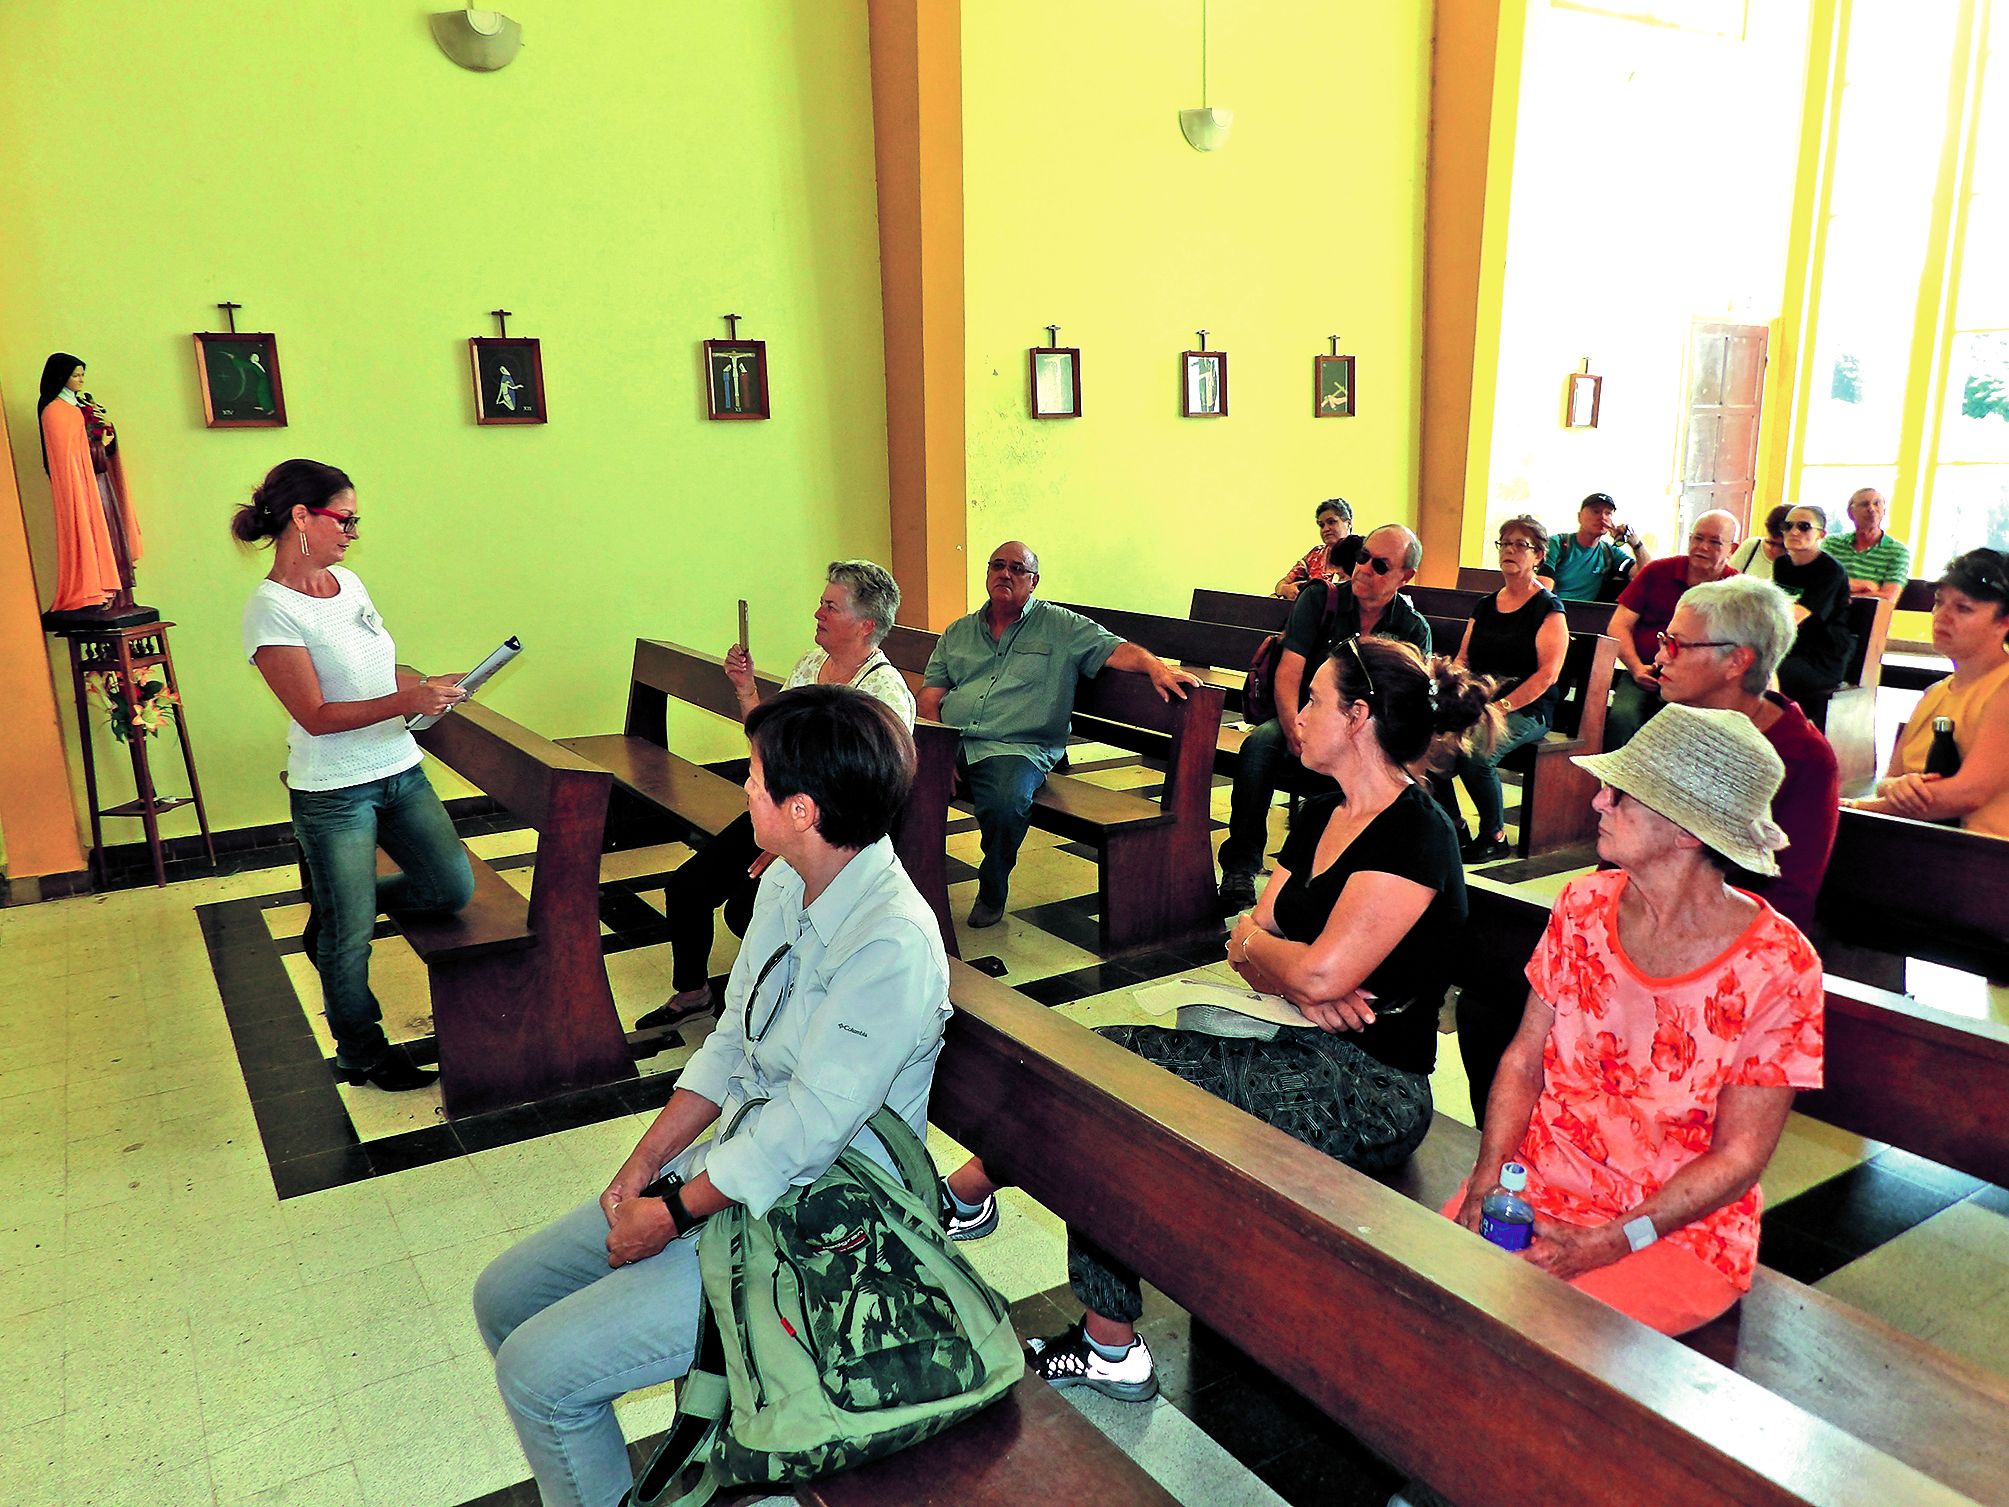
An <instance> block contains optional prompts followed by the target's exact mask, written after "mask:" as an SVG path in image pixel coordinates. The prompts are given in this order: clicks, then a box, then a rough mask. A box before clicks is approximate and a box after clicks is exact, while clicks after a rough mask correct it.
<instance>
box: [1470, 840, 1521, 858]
mask: <svg viewBox="0 0 2009 1507" xmlns="http://www.w3.org/2000/svg"><path fill="white" fill-rule="evenodd" d="M1513 851H1514V850H1513V849H1512V848H1511V847H1509V846H1508V845H1507V839H1506V838H1504V837H1481V838H1475V839H1474V840H1473V841H1471V842H1468V843H1466V844H1465V846H1464V848H1463V849H1462V850H1461V851H1460V853H1459V855H1458V856H1459V857H1460V858H1462V859H1464V860H1465V862H1467V863H1498V862H1499V861H1500V860H1501V859H1502V858H1506V857H1509V856H1511V855H1512V853H1513Z"/></svg>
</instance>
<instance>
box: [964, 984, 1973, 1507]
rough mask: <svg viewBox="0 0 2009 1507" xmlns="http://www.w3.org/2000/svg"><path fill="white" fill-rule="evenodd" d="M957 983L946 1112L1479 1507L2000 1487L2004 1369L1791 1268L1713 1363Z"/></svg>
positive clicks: (1872, 1495) (1187, 1300)
mask: <svg viewBox="0 0 2009 1507" xmlns="http://www.w3.org/2000/svg"><path fill="white" fill-rule="evenodd" d="M950 998H951V999H952V1001H953V1002H954V1003H955V1005H956V1015H955V1017H954V1019H953V1020H952V1021H951V1022H950V1024H949V1028H948V1039H947V1043H946V1045H945V1048H944V1051H943V1054H942V1059H941V1064H940V1067H939V1068H938V1070H937V1073H936V1078H935V1089H934V1097H933V1101H932V1118H933V1119H934V1120H935V1122H936V1123H937V1124H939V1125H940V1126H941V1127H942V1128H943V1129H944V1130H945V1131H947V1132H948V1133H949V1134H950V1135H952V1136H954V1137H955V1138H956V1139H957V1140H959V1141H961V1142H962V1143H963V1144H964V1145H966V1146H968V1147H969V1148H970V1149H971V1150H973V1151H975V1152H976V1153H977V1154H978V1155H980V1156H982V1157H983V1158H984V1160H985V1162H986V1164H987V1165H988V1166H989V1167H990V1169H991V1170H992V1171H993V1172H994V1173H995V1174H997V1175H998V1176H999V1178H1000V1180H1002V1181H1008V1182H1013V1183H1017V1184H1019V1185H1021V1186H1023V1187H1024V1188H1025V1189H1026V1191H1027V1192H1028V1193H1030V1194H1031V1195H1032V1196H1033V1197H1034V1198H1036V1199H1038V1200H1039V1201H1040V1202H1041V1203H1043V1204H1045V1205H1046V1206H1047V1207H1048V1208H1050V1209H1052V1210H1053V1211H1054V1212H1055V1213H1057V1214H1059V1215H1060V1216H1061V1217H1062V1218H1064V1219H1066V1220H1067V1221H1068V1222H1069V1223H1070V1224H1072V1225H1074V1226H1076V1227H1078V1228H1080V1229H1081V1230H1082V1231H1084V1232H1085V1233H1086V1234H1088V1235H1089V1236H1090V1237H1091V1238H1093V1239H1094V1240H1095V1241H1096V1242H1097V1243H1098V1244H1100V1245H1101V1246H1102V1247H1103V1248H1105V1249H1106V1250H1108V1251H1109V1252H1110V1253H1111V1254H1112V1255H1113V1256H1114V1257H1115V1258H1116V1259H1118V1260H1119V1261H1122V1262H1124V1263H1126V1264H1128V1265H1130V1266H1131V1267H1133V1268H1134V1269H1135V1270H1137V1271H1138V1272H1139V1273H1140V1274H1141V1275H1142V1276H1143V1277H1145V1278H1146V1279H1147V1280H1149V1281H1151V1282H1152V1283H1154V1284H1155V1285H1156V1286H1158V1287H1159V1288H1160V1289H1161V1290H1163V1291H1164V1292H1165V1293H1166V1294H1167V1295H1168V1296H1170V1297H1171V1298H1172V1299H1173V1300H1174V1301H1175V1302H1177V1303H1179V1304H1181V1305H1182V1306H1184V1307H1185V1308H1186V1309H1187V1310H1188V1311H1190V1312H1191V1313H1192V1314H1193V1316H1194V1317H1195V1318H1196V1319H1198V1320H1200V1321H1201V1322H1203V1323H1205V1324H1207V1325H1209V1326H1211V1327H1212V1328H1214V1329H1215V1330H1217V1331H1219V1332H1220V1333H1222V1334H1223V1335H1225V1336H1226V1337H1227V1338H1229V1339H1230V1340H1232V1341H1233V1342H1234V1343H1235V1344H1236V1345H1237V1346H1239V1347H1240V1348H1241V1349H1242V1350H1244V1351H1245V1352H1247V1353H1249V1354H1251V1355H1255V1356H1258V1357H1260V1358H1261V1361H1262V1364H1263V1365H1264V1366H1265V1367H1266V1368H1267V1369H1269V1370H1270V1371H1272V1372H1273V1373H1275V1374H1276V1375H1277V1376H1279V1377H1281V1378H1282V1379H1284V1380H1285V1381H1287V1382H1289V1383H1290V1384H1291V1385H1292V1386H1293V1387H1295V1388H1296V1389H1297V1390H1298V1391H1299V1392H1301V1393H1302V1394H1303V1395H1304V1396H1305V1397H1306V1398H1307V1399H1308V1400H1309V1401H1310V1402H1311V1403H1312V1404H1313V1405H1314V1406H1316V1407H1318V1408H1319V1409H1320V1410H1321V1411H1322V1412H1324V1413H1325V1414H1326V1415H1327V1416H1328V1417H1330V1418H1332V1419H1334V1420H1335V1421H1337V1422H1338V1423H1340V1424H1341V1425H1343V1426H1344V1427H1346V1428H1347V1429H1349V1430H1350V1431H1351V1432H1353V1433H1354V1434H1356V1435H1358V1436H1359V1437H1360V1438H1361V1439H1362V1440H1363V1441H1365V1442H1366V1443H1367V1444H1368V1445H1369V1446H1370V1447H1372V1448H1373V1449H1375V1450H1376V1451H1378V1452H1379V1453H1380V1454H1382V1455H1383V1456H1384V1457H1386V1458H1387V1459H1389V1460H1390V1461H1392V1462H1393V1463H1394V1464H1395V1465H1396V1466H1397V1467H1398V1468H1400V1469H1403V1470H1405V1471H1407V1472H1409V1473H1411V1474H1414V1475H1418V1476H1421V1477H1423V1478H1424V1479H1426V1480H1428V1481H1429V1482H1430V1483H1431V1484H1432V1485H1434V1486H1436V1487H1437V1488H1439V1489H1440V1490H1442V1491H1444V1492H1446V1493H1447V1494H1448V1495H1450V1496H1451V1497H1452V1498H1453V1500H1455V1501H1457V1502H1459V1503H1461V1504H1465V1507H1495V1504H1498V1507H1506V1504H1508V1503H1518V1502H1522V1501H1525V1500H1527V1499H1528V1496H1529V1494H1530V1493H1531V1492H1535V1493H1537V1494H1539V1496H1540V1498H1541V1500H1542V1501H1543V1502H1545V1503H1549V1504H1554V1507H1608V1504H1611V1503H1615V1502H1628V1503H1631V1502H1638V1503H1662V1502H1682V1501H1698V1502H1736V1503H1740V1504H1743V1507H1786V1504H1794V1503H1801V1504H1822V1507H1843V1504H1857V1503H1860V1504H1864V1507H1868V1504H1877V1507H1887V1504H1891V1503H1899V1502H1902V1503H1905V1504H1907V1507H1937V1504H1954V1503H1960V1502H1964V1501H1967V1500H1969V1498H1970V1497H1972V1498H1973V1499H1975V1500H1980V1501H1992V1502H2003V1501H2005V1500H2009V1496H2005V1494H2004V1485H2003V1483H2004V1480H2005V1478H2009V1384H2005V1383H2004V1382H2003V1381H2002V1379H2001V1378H1999V1377H1995V1376H1992V1375H1991V1374H1989V1373H1986V1372H1983V1371H1980V1370H1979V1369H1978V1368H1975V1367H1972V1366H1967V1365H1965V1364H1964V1363H1962V1362H1959V1361H1957V1360H1955V1359H1953V1358H1952V1357H1949V1356H1945V1355H1944V1354H1942V1353H1941V1352H1939V1351H1937V1350H1934V1349H1932V1347H1930V1346H1925V1345H1921V1344H1919V1343H1918V1342H1916V1341H1912V1340H1909V1339H1907V1338H1906V1337H1904V1336H1902V1335H1898V1334H1896V1333H1895V1332H1894V1331H1892V1330H1890V1329H1889V1328H1888V1326H1885V1325H1882V1324H1881V1323H1879V1322H1878V1321H1875V1320H1872V1319H1868V1318H1865V1317H1864V1316H1862V1315H1859V1314H1854V1313H1852V1312H1851V1311H1850V1310H1848V1309H1846V1308H1844V1307H1842V1306H1841V1305H1839V1304H1834V1303H1830V1302H1828V1301H1827V1300H1825V1299H1824V1298H1822V1297H1821V1295H1820V1294H1818V1293H1809V1292H1808V1291H1807V1290H1806V1289H1803V1288H1798V1287H1797V1285H1792V1286H1789V1287H1788V1288H1786V1289H1785V1298H1784V1300H1783V1301H1776V1302H1773V1301H1761V1302H1760V1303H1756V1304H1754V1305H1752V1310H1751V1311H1749V1312H1746V1313H1745V1314H1744V1315H1743V1316H1742V1319H1741V1329H1740V1334H1739V1336H1738V1342H1737V1348H1736V1350H1735V1351H1734V1352H1733V1353H1731V1354H1730V1355H1729V1356H1728V1359H1729V1361H1730V1362H1731V1363H1733V1364H1734V1365H1735V1366H1736V1368H1737V1369H1736V1371H1729V1370H1725V1369H1724V1368H1723V1366H1722V1365H1720V1364H1718V1363H1717V1362H1716V1361H1714V1360H1711V1359H1708V1358H1706V1357H1705V1356H1704V1355H1702V1354H1699V1353H1697V1351H1696V1350H1695V1349H1693V1348H1691V1347H1689V1346H1685V1345H1682V1344H1680V1343H1678V1342H1676V1341H1674V1340H1670V1339H1667V1338H1665V1337H1664V1336H1661V1335H1658V1334H1656V1333H1654V1332H1652V1331H1650V1330H1648V1329H1645V1328H1644V1327H1642V1326H1640V1325H1638V1324H1635V1323H1634V1322H1632V1321H1631V1320H1630V1319H1627V1318H1624V1317H1623V1316H1622V1315H1620V1314H1618V1313H1617V1312H1616V1311H1615V1310H1612V1309H1609V1308H1606V1307H1604V1306H1603V1305H1602V1304H1600V1303H1598V1302H1597V1301H1596V1300H1595V1299H1592V1298H1589V1297H1587V1296H1585V1295H1584V1294H1582V1293H1579V1292H1577V1291H1576V1290H1575V1289H1574V1288H1571V1287H1568V1286H1567V1285H1565V1284H1562V1283H1559V1282H1556V1281H1555V1280H1553V1279H1552V1278H1550V1277H1548V1276H1547V1275H1546V1274H1544V1273H1541V1272H1539V1271H1536V1270H1535V1269H1534V1268H1532V1267H1530V1266H1529V1265H1528V1264H1527V1263H1525V1262H1523V1261H1520V1260H1517V1259H1515V1258H1513V1257H1511V1256H1508V1255H1506V1254H1505V1253H1504V1252H1499V1251H1495V1250H1493V1249H1492V1248H1490V1247H1488V1246H1485V1245H1484V1244H1482V1243H1481V1242H1479V1241H1478V1240H1477V1239H1476V1237H1474V1236H1472V1235H1471V1234H1469V1233H1468V1232H1466V1231H1464V1230H1462V1229H1459V1228H1458V1227H1457V1226H1455V1225H1453V1224H1452V1223H1451V1222H1450V1221H1449V1220H1446V1219H1443V1218H1441V1217H1440V1216H1439V1215H1437V1214H1436V1213H1435V1212H1434V1210H1433V1209H1431V1208H1427V1207H1423V1206H1420V1205H1418V1204H1417V1203H1415V1202H1413V1201H1412V1200H1411V1199H1410V1198H1409V1197H1405V1196H1404V1195H1403V1193H1401V1192H1398V1191H1396V1190H1395V1189H1393V1188H1390V1187H1385V1186H1383V1185H1381V1184H1380V1183H1378V1182H1376V1181H1374V1180H1373V1179H1371V1178H1368V1177H1365V1176H1362V1175H1361V1174H1359V1173H1356V1172H1353V1171H1351V1170H1350V1169H1348V1168H1346V1167H1344V1166H1342V1165H1340V1164H1339V1163H1338V1162H1335V1161H1333V1160H1331V1159H1330V1158H1328V1157H1325V1156H1323V1155H1322V1154H1320V1153H1319V1152H1317V1151H1314V1150H1312V1149H1311V1148H1310V1147H1307V1146H1304V1145H1302V1144H1300V1143H1299V1142H1297V1141H1295V1140H1292V1139H1291V1138H1290V1137H1288V1136H1286V1135H1284V1134H1282V1133H1281V1132H1279V1131H1276V1130H1273V1129H1271V1128H1270V1127H1268V1126H1266V1125H1263V1124H1262V1123H1260V1122H1259V1121H1257V1120H1255V1119H1253V1118H1252V1117H1250V1116H1248V1115H1246V1114H1243V1113H1242V1112H1241V1111H1240V1110H1237V1109H1234V1108H1232V1107H1231V1106H1229V1105H1227V1104H1226V1103H1224V1102H1222V1101H1221V1100H1219V1099H1216V1098H1214V1097H1212V1096H1211V1095H1209V1094H1206V1093H1204V1092H1203V1091H1201V1090H1199V1089H1197V1088H1194V1087H1192V1086H1191V1085H1189V1084H1187V1083H1184V1082H1182V1081H1180V1080H1179V1079H1177V1078H1174V1077H1172V1076H1171V1075H1170V1074H1167V1073H1164V1072H1162V1071H1160V1070H1159V1069H1157V1068H1154V1067H1152V1066H1150V1065H1149V1064H1147V1063H1145V1062H1144V1061H1143V1060H1142V1059H1140V1058H1138V1057H1136V1056H1134V1055H1132V1054H1131V1053H1128V1052H1125V1051H1123V1050H1122V1049H1121V1048H1119V1047H1117V1046H1115V1045H1114V1044H1113V1043H1110V1042H1106V1041H1104V1040H1102V1039H1101V1038H1099V1037H1097V1036H1095V1035H1093V1034H1092V1033H1090V1032H1088V1031H1086V1030H1084V1029H1083V1028H1081V1027H1080V1026H1078V1025H1076V1024H1075V1023H1074V1022H1072V1021H1070V1020H1068V1019H1067V1018H1066V1017H1064V1016H1061V1015H1058V1014H1056V1013H1055V1012H1053V1011H1050V1010H1046V1009H1044V1008H1042V1007H1040V1006H1038V1005H1035V1004H1033V1003H1032V1002H1031V1001H1029V1000H1027V999H1025V998H1024V997H1023V996H1022V995H1019V994H1018V993H1017V992H1016V991H1014V990H1011V989H1009V988H1008V987H1006V986H1005V985H1003V984H1000V983H998V982H996V981H994V980H991V979H987V978H984V977H983V976H982V975H979V974H976V973H974V972H973V971H971V970H969V969H966V968H964V967H962V966H961V965H954V966H953V967H952V970H951V986H950ZM1426 1145H1427V1143H1426ZM1440 1161H1441V1162H1442V1165H1443V1166H1444V1167H1446V1168H1448V1167H1450V1166H1452V1165H1453V1164H1454V1161H1455V1156H1445V1157H1442V1158H1440ZM1467 1167H1469V1158H1467ZM1464 1170H1466V1169H1465V1168H1459V1169H1458V1172H1459V1173H1460V1174H1462V1172H1463V1171H1464ZM1453 1185H1455V1183H1454V1184H1453ZM1431 1191H1435V1190H1434V1189H1433V1190H1431ZM1445 1192H1448V1188H1446V1189H1445ZM1439 1196H1442V1195H1439ZM1195 1209H1201V1210H1204V1211H1205V1217H1202V1218H1195V1217H1194V1215H1193V1211H1194V1210H1195ZM1780 1280H1781V1282H1783V1279H1780ZM1770 1291H1771V1285H1770V1284H1768V1286H1767V1299H1769V1296H1770ZM1838 1357H1839V1358H1841V1359H1843V1360H1845V1361H1846V1362H1847V1363H1848V1364H1849V1365H1850V1366H1851V1370H1850V1372H1849V1374H1846V1375H1843V1376H1839V1377H1838V1376H1836V1375H1835V1374H1834V1370H1833V1364H1832V1363H1833V1361H1834V1360H1835V1359H1836V1358H1838ZM1760 1378H1761V1379H1762V1381H1763V1385H1760V1384H1759V1379H1760ZM1419 1399H1427V1405H1419V1401H1418V1400H1419ZM1591 1440H1595V1441H1597V1443H1596V1444H1595V1446H1592V1445H1589V1444H1588V1443H1587V1442H1586V1441H1591ZM1866 1440H1874V1441H1875V1442H1874V1443H1871V1442H1865V1441H1866ZM1962 1493H1965V1494H1966V1495H1963V1494H1962Z"/></svg>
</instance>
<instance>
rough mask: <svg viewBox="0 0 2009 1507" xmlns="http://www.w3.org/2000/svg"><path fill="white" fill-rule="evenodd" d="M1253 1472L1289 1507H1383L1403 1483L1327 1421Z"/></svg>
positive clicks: (1371, 1452) (1378, 1460)
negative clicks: (1296, 1444) (1295, 1444)
mask: <svg viewBox="0 0 2009 1507" xmlns="http://www.w3.org/2000/svg"><path fill="white" fill-rule="evenodd" d="M1255 1472H1256V1476H1257V1478H1258V1479H1260V1480H1261V1481H1262V1483H1263V1484H1264V1485H1265V1486H1267V1487H1269V1489H1270V1490H1271V1491H1274V1492H1275V1493H1276V1494H1277V1495H1278V1496H1280V1497H1282V1498H1283V1499H1284V1500H1285V1501H1286V1502H1289V1503H1290V1504H1291V1507H1382V1504H1383V1503H1385V1502H1386V1501H1387V1500H1388V1498H1389V1496H1390V1494H1391V1493H1393V1492H1394V1491H1395V1490H1396V1489H1397V1488H1398V1487H1400V1486H1401V1485H1402V1473H1401V1472H1400V1471H1398V1470H1395V1469H1394V1468H1393V1467H1391V1466H1390V1465H1389V1464H1388V1463H1387V1462H1386V1461H1384V1460H1382V1459H1381V1458H1380V1457H1379V1456H1377V1455H1376V1454H1375V1453H1374V1452H1373V1451H1372V1450H1370V1449H1368V1448H1367V1446H1366V1445H1364V1444H1362V1443H1361V1442H1360V1441H1359V1440H1357V1439H1355V1438H1354V1437H1353V1436H1352V1435H1351V1434H1347V1433H1344V1432H1342V1431H1340V1430H1339V1429H1336V1428H1335V1427H1333V1425H1332V1424H1330V1423H1327V1424H1325V1425H1324V1426H1323V1427H1321V1428H1319V1429H1318V1430H1316V1431H1315V1432H1314V1433H1313V1434H1312V1435H1311V1436H1310V1437H1309V1438H1307V1439H1306V1440H1305V1441H1304V1442H1303V1443H1302V1444H1299V1445H1298V1446H1297V1447H1296V1448H1295V1449H1288V1450H1285V1451H1284V1452H1283V1453H1282V1454H1280V1455H1278V1456H1276V1457H1275V1458H1274V1459H1271V1460H1267V1461H1265V1462H1264V1463H1262V1464H1260V1465H1258V1466H1256V1467H1255Z"/></svg>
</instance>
